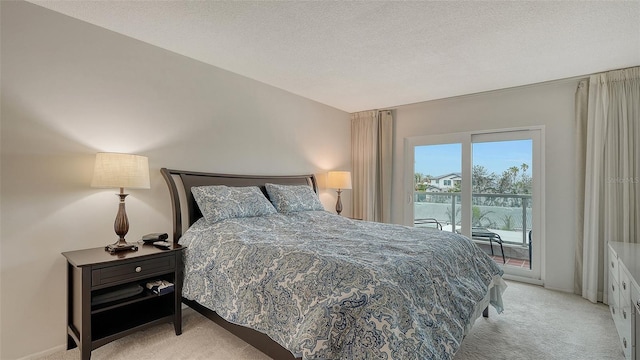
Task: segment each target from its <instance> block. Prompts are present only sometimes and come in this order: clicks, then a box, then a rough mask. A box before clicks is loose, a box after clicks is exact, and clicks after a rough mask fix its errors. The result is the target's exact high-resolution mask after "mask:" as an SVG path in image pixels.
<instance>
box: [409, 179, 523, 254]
mask: <svg viewBox="0 0 640 360" xmlns="http://www.w3.org/2000/svg"><path fill="white" fill-rule="evenodd" d="M420 204H424V205H429V206H428V208H427V206H424V207H422V208H420V209H419V207H420ZM531 204H532V203H531V195H530V194H488V193H474V194H472V207H473V208H472V211H473V214H472V226H481V227H487V228H496V229H498V230H505V231H518V232H520V233H521V236H518V238H521V239H520V241H513V239H511V241H510V240H509V239H508V237H503V241H504V242H505V243H512V244H521V245H523V246H528V232H529V230H531V210H532V208H531ZM419 210H420V211H419ZM459 211H461V204H460V193H459V192H427V191H415V192H414V219H417V220H418V221H419V220H420V219H425V218H433V219H437V221H438V222H440V223H442V224H446V225H451V226H452V231H454V229H455V225H460V219H459V214H458V213H459ZM516 214H518V215H519V216H516ZM501 215H502V217H500V216H501ZM518 220H519V221H518ZM415 221H416V220H414V222H415ZM500 222H502V225H500V224H499V223H500Z"/></svg>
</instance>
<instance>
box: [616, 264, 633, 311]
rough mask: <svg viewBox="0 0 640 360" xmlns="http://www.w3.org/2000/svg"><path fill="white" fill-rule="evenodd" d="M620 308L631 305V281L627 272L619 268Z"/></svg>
mask: <svg viewBox="0 0 640 360" xmlns="http://www.w3.org/2000/svg"><path fill="white" fill-rule="evenodd" d="M618 284H619V286H620V306H623V305H627V306H629V305H631V279H630V277H629V275H627V272H626V271H625V270H624V269H623V268H620V281H619V282H618Z"/></svg>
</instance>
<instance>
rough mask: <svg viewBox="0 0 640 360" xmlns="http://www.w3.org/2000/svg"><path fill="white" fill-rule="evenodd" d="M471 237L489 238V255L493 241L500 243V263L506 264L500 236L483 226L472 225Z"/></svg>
mask: <svg viewBox="0 0 640 360" xmlns="http://www.w3.org/2000/svg"><path fill="white" fill-rule="evenodd" d="M471 237H472V238H474V239H480V240H489V247H491V255H492V256H493V242H494V241H495V242H497V243H498V244H499V245H500V252H501V253H502V263H503V264H506V263H507V260H506V258H505V257H504V248H503V247H502V238H500V235H498V234H496V233H494V232H491V231H489V230H487V229H485V228H481V227H474V228H471Z"/></svg>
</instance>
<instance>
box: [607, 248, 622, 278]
mask: <svg viewBox="0 0 640 360" xmlns="http://www.w3.org/2000/svg"><path fill="white" fill-rule="evenodd" d="M619 266H620V264H618V257H617V256H616V253H615V252H614V251H613V250H611V249H609V265H608V269H609V273H610V274H611V275H613V278H614V279H615V280H616V282H619V281H620V270H619Z"/></svg>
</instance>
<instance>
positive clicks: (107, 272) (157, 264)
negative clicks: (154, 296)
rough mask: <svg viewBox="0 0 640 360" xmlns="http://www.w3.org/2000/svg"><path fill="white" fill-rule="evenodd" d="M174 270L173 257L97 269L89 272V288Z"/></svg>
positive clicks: (174, 259) (174, 260)
mask: <svg viewBox="0 0 640 360" xmlns="http://www.w3.org/2000/svg"><path fill="white" fill-rule="evenodd" d="M175 268H176V258H175V256H174V255H169V256H163V257H158V258H153V259H149V260H139V261H132V262H129V263H125V264H121V265H116V266H110V267H104V268H98V269H94V270H93V271H92V272H91V286H92V287H95V286H100V285H108V284H113V283H118V282H122V281H124V282H128V281H133V280H136V279H143V278H145V277H147V276H151V275H154V274H162V273H167V272H172V271H174V270H175Z"/></svg>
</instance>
